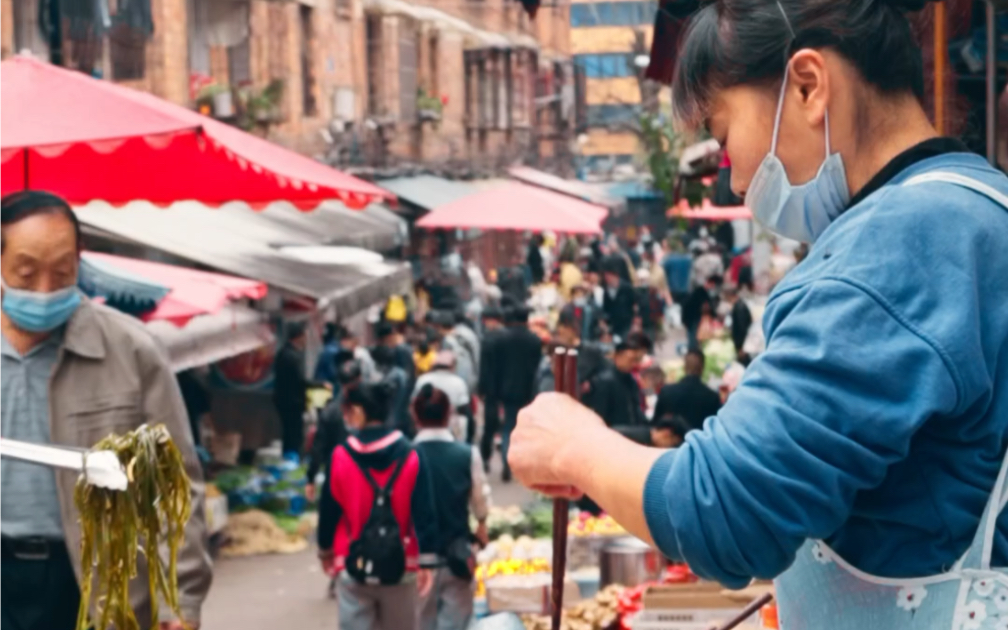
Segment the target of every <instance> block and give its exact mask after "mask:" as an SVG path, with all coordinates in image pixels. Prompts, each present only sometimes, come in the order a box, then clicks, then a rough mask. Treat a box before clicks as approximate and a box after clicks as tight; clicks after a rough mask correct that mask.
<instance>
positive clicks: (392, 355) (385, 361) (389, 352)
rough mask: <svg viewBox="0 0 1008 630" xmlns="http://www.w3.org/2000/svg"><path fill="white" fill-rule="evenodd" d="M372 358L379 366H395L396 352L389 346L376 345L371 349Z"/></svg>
mask: <svg viewBox="0 0 1008 630" xmlns="http://www.w3.org/2000/svg"><path fill="white" fill-rule="evenodd" d="M371 358H372V359H374V362H375V365H377V366H378V367H395V365H396V352H395V350H394V349H392V348H389V347H388V346H375V347H374V348H372V349H371Z"/></svg>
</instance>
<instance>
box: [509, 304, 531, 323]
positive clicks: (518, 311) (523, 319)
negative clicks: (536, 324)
mask: <svg viewBox="0 0 1008 630" xmlns="http://www.w3.org/2000/svg"><path fill="white" fill-rule="evenodd" d="M529 313H530V310H529V307H527V306H525V305H524V304H519V305H517V306H514V307H512V308H509V309H508V310H507V311H506V317H507V323H509V324H527V323H528V320H529Z"/></svg>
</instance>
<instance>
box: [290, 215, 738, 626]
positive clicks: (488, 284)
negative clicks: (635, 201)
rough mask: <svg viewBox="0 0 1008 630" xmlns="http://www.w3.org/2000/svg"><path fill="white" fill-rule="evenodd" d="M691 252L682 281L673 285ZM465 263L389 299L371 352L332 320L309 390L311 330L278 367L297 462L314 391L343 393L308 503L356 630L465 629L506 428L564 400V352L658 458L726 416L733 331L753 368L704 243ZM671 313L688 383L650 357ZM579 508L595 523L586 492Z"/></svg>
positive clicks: (595, 401)
mask: <svg viewBox="0 0 1008 630" xmlns="http://www.w3.org/2000/svg"><path fill="white" fill-rule="evenodd" d="M687 248H688V250H689V251H690V252H691V253H690V254H689V255H688V256H689V269H688V273H687V274H686V276H687V284H686V285H685V286H679V285H678V284H676V282H674V281H673V280H675V281H678V280H679V276H681V275H682V274H681V270H680V269H678V267H677V265H678V264H679V259H681V257H682V256H681V254H682V252H683V251H685V250H686V249H687ZM457 253H458V250H457V249H454V248H453V249H452V250H451V256H450V257H446V259H445V261H444V264H442V266H441V270H440V271H439V272H437V273H435V274H434V275H432V276H431V277H427V278H424V279H423V280H422V281H420V282H418V283H417V285H416V288H415V290H414V292H413V294H411V295H407V296H395V297H394V298H392V299H391V300H389V303H388V304H387V305H386V307H385V308H384V309H382V311H381V313H380V316H379V318H378V321H376V322H374V326H373V329H372V335H371V336H372V339H373V341H372V345H371V346H370V347H368V346H366V345H365V344H364V343H362V340H361V339H360V338H359V337H358V336H357V335H355V334H354V333H352V332H351V331H350V330H348V329H347V328H346V327H344V326H342V325H338V324H335V323H334V324H330V325H329V326H327V328H326V330H325V339H324V347H323V350H322V352H321V354H320V355H319V358H318V363H317V365H316V368H315V370H314V374H313V377H314V378H313V379H312V380H309V379H308V378H306V377H305V376H304V375H303V374H302V373H300V372H298V363H299V362H300V363H301V364H303V355H302V354H301V353H302V352H303V343H304V337H305V335H304V329H303V327H300V326H296V327H293V328H292V329H291V330H290V331H288V335H287V339H288V341H287V344H286V345H285V347H284V349H283V350H282V351H281V353H280V355H279V357H278V359H277V364H276V369H277V376H276V378H277V389H278V390H279V391H278V393H277V394H276V403H277V410H278V412H279V413H280V417H281V419H282V421H283V423H284V427H285V428H284V436H285V439H284V450H285V451H293V452H292V453H291V456H293V455H295V454H297V453H298V452H300V450H301V448H300V446H301V443H302V441H303V439H304V429H303V420H300V418H302V417H303V416H304V411H305V409H304V406H303V405H304V403H303V402H302V401H304V400H305V399H306V397H305V395H304V394H305V392H306V390H307V389H308V388H310V387H313V386H315V387H319V386H322V387H326V388H328V389H330V390H332V394H333V395H332V398H331V399H330V400H329V402H328V403H327V405H326V406H325V408H324V409H322V410H321V411H320V412H319V414H318V422H317V428H316V430H315V432H314V437H313V438H312V439H311V440H309V441H310V448H309V449H308V469H307V472H308V477H309V479H308V483H309V485H308V494H309V498H310V499H312V500H315V499H317V500H318V501H319V504H320V522H319V548H320V550H321V551H320V553H321V557H322V561H323V565H324V566H325V568H326V570H327V572H328V573H329V574H330V575H331V576H332V582H331V585H330V586H331V589H332V591H333V594H334V596H337V594H338V598H339V599H340V623H341V626H342V627H344V628H349V629H354V630H356V629H358V628H360V629H370V628H376V627H380V626H379V625H376V624H379V622H378V621H377V620H379V619H384V620H388V619H394V620H395V627H397V628H411V627H417V626H416V625H414V624H420V626H421V627H423V628H464V627H466V625H467V624H468V622H469V620H470V619H471V617H472V614H473V603H472V593H473V587H474V583H473V579H472V568H473V562H474V560H473V553H474V552H473V544H474V543H475V544H485V543H486V529H485V519H486V517H487V509H488V508H487V506H488V503H489V484H488V483H487V477H488V475H489V474H490V472H491V469H493V470H495V471H499V474H500V478H501V480H502V482H505V483H507V482H510V480H511V471H510V470H509V467H508V463H507V462H508V448H509V444H510V437H511V433H512V431H514V429H515V425H516V422H517V417H518V412H519V411H520V410H521V409H523V408H524V407H526V406H528V405H529V404H531V403H532V401H533V400H534V399H535V397H536V396H537V395H538V394H540V393H542V392H546V391H552V390H553V389H554V388H555V383H554V379H553V372H552V365H551V357H552V356H553V352H552V350H553V348H554V347H560V346H562V347H566V348H577V349H578V360H577V387H578V396H579V398H580V399H581V401H582V402H583V403H584V404H585V405H586V406H588V407H589V408H591V409H592V410H593V411H594V412H595V413H596V414H597V415H598V416H599V417H601V418H602V420H603V421H604V422H605V423H606V425H608V426H609V427H611V428H613V429H615V430H617V431H619V432H620V433H622V434H623V435H626V436H627V437H630V438H631V439H633V440H634V441H636V442H639V443H642V444H648V445H653V446H658V447H663V448H672V447H675V446H677V445H678V444H681V443H682V441H683V439H684V438H685V435H686V433H687V432H688V431H690V430H694V429H698V428H700V427H701V426H702V423H703V421H704V419H705V418H707V417H709V416H711V415H714V414H715V413H717V410H718V408H719V407H720V405H721V403H722V398H721V396H719V394H718V393H717V392H715V391H714V390H712V389H710V388H709V387H708V385H707V384H706V383H704V382H703V380H702V377H703V373H704V363H705V360H704V355H703V352H702V350H701V349H700V344H701V343H702V342H703V341H704V340H705V339H706V338H708V337H709V336H710V335H711V334H712V331H714V330H716V329H717V328H719V327H721V326H725V327H730V329H731V337H732V340H733V342H734V343H735V347H736V348H737V350H738V351H739V357H740V359H742V360H744V359H745V358H746V357H745V353H744V352H743V351H742V348H743V344H744V341H745V337H746V334H747V332H748V329H749V327H750V326H751V324H752V316H751V313H749V311H748V308H747V307H746V303H745V300H744V299H742V296H743V294H744V293H745V291H746V290H747V289H748V288H749V287H742V288H740V287H738V285H737V283H732V284H730V285H728V286H724V285H725V282H724V275H725V273H726V271H725V270H726V269H729V268H730V265H731V262H732V261H730V260H726V259H725V258H724V256H723V255H722V251H721V250H719V249H718V245H717V242H716V241H714V240H712V239H706V237H705V235H704V234H694V235H693V237H692V240H691V241H689V242H686V241H684V240H683V239H682V238H679V239H672V240H670V243H669V244H660V243H658V242H656V241H654V240H653V239H651V238H650V235H649V234H647V233H646V232H645V234H644V235H643V237H642V239H641V241H640V242H637V243H633V244H624V243H621V242H620V241H619V240H618V239H616V238H614V237H609V238H606V239H599V240H595V241H592V242H584V243H583V242H579V241H576V240H568V241H565V242H561V243H559V244H557V243H555V241H554V240H553V239H550V240H549V241H546V240H545V239H543V238H541V237H536V238H534V239H531V240H530V241H529V243H528V245H527V248H526V251H525V252H524V254H519V255H515V256H514V257H513V258H512V259H511V260H510V261H509V262H510V263H511V264H510V265H507V266H504V267H502V268H500V269H493V270H489V272H488V273H486V274H485V276H484V273H483V271H482V270H480V269H478V268H476V267H475V265H474V264H472V263H471V262H470V263H467V262H466V261H464V260H461V259H457V260H456V259H455V258H454V256H455V255H456V254H457ZM729 275H730V272H729ZM548 286H553V287H555V289H556V291H555V293H556V295H557V299H556V300H554V302H553V305H552V308H551V311H550V312H549V313H543V312H538V311H537V312H533V311H534V309H533V306H536V307H537V308H538V304H539V302H538V301H537V299H536V295H537V293H539V292H541V291H543V290H545V289H544V287H548ZM673 309H677V310H678V311H679V312H680V313H681V322H682V325H684V327H685V329H686V333H687V334H686V337H687V344H686V347H687V348H688V352H687V353H686V355H685V358H684V372H685V375H684V376H683V377H682V379H681V380H679V381H678V382H676V383H669V384H666V382H665V381H666V376H665V371H664V370H663V369H662V367H661V365H660V364H659V362H658V361H657V360H655V358H654V357H655V354H656V350H655V347H656V343H662V342H663V340H666V338H668V337H669V334H668V333H669V332H670V324H671V323H672V322H674V321H675V320H676V318H675V317H669V315H670V314H671V311H672V310H673ZM722 321H723V323H722ZM673 345H675V344H674V342H673ZM288 425H291V426H288ZM323 473H324V475H325V476H324V479H325V481H324V485H322V486H321V487H317V486H316V485H315V484H316V482H317V481H319V480H320V479H322V475H323ZM579 507H581V508H582V509H584V510H588V511H592V512H597V511H598V506H597V505H596V504H595V503H594V502H593V501H592V500H591V499H590V498H588V497H585V498H583V499H582V500H581V501H580V503H579ZM470 522H473V523H476V525H475V527H474V528H471V527H470ZM414 613H415V614H414ZM384 625H386V626H387V624H384Z"/></svg>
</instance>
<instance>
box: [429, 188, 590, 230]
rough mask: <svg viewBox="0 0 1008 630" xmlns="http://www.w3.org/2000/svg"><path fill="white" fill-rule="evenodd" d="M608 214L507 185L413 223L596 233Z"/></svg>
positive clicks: (557, 195) (536, 190) (568, 199)
mask: <svg viewBox="0 0 1008 630" xmlns="http://www.w3.org/2000/svg"><path fill="white" fill-rule="evenodd" d="M608 214H609V211H608V210H607V209H606V208H604V207H603V206H597V205H595V204H593V203H587V202H585V201H581V200H580V199H575V198H573V197H569V196H567V195H563V194H560V193H555V192H552V191H549V190H545V189H543V188H537V187H535V186H527V185H525V184H519V183H518V182H509V183H507V184H502V185H500V186H495V187H493V188H487V189H485V190H481V191H479V192H476V193H473V194H471V195H467V196H465V197H462V198H460V199H456V200H455V201H452V202H450V203H446V204H444V205H441V206H438V207H437V208H434V209H433V210H432V211H431V212H430V214H428V215H427V216H425V217H423V218H422V219H420V220H419V221H417V223H416V224H417V226H418V227H422V228H428V229H439V228H447V229H456V228H475V229H481V230H517V231H529V232H559V233H564V234H598V233H600V232H601V231H602V228H601V227H600V226H601V224H602V221H604V220H605V218H606V216H608Z"/></svg>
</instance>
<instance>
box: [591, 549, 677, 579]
mask: <svg viewBox="0 0 1008 630" xmlns="http://www.w3.org/2000/svg"><path fill="white" fill-rule="evenodd" d="M666 564H667V561H666V560H665V557H664V556H662V555H661V552H659V551H658V550H656V549H654V548H653V547H651V545H648V544H647V543H645V542H644V541H643V540H640V539H638V538H633V537H626V538H620V539H618V540H614V541H613V542H611V543H609V544H607V545H606V546H605V547H603V548H602V551H600V552H599V569H600V572H601V579H600V582H599V586H600V587H601V588H605V587H607V586H609V585H610V584H619V585H621V586H638V585H640V584H644V583H646V582H655V581H658V580H659V579H661V575H662V571H663V570H664V569H665V566H666Z"/></svg>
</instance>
